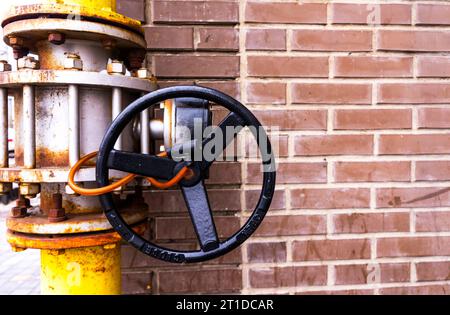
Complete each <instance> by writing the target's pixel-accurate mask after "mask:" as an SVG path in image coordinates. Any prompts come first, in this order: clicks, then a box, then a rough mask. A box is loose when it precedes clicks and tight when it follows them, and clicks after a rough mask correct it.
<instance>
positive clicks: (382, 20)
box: [331, 3, 411, 25]
mask: <svg viewBox="0 0 450 315" xmlns="http://www.w3.org/2000/svg"><path fill="white" fill-rule="evenodd" d="M332 10H333V13H332V17H331V19H332V23H334V24H372V25H373V24H411V5H404V4H381V5H378V4H369V3H365V4H351V3H335V4H333V5H332Z"/></svg>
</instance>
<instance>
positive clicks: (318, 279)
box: [249, 266, 327, 288]
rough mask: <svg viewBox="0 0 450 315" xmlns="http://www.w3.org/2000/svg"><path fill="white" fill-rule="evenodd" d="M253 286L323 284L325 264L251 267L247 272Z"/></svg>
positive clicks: (272, 286)
mask: <svg viewBox="0 0 450 315" xmlns="http://www.w3.org/2000/svg"><path fill="white" fill-rule="evenodd" d="M249 277H250V286H251V287H253V288H281V287H297V286H317V285H325V284H326V282H327V267H326V266H310V267H273V268H253V269H251V270H250V272H249Z"/></svg>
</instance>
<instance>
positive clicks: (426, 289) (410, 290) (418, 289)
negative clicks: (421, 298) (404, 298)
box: [380, 285, 450, 295]
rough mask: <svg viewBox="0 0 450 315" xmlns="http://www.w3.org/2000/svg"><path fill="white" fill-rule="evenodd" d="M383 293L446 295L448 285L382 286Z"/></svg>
mask: <svg viewBox="0 0 450 315" xmlns="http://www.w3.org/2000/svg"><path fill="white" fill-rule="evenodd" d="M380 294H383V295H448V294H450V285H424V286H414V287H395V288H382V289H380Z"/></svg>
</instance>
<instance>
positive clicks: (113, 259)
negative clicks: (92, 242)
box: [41, 243, 121, 295]
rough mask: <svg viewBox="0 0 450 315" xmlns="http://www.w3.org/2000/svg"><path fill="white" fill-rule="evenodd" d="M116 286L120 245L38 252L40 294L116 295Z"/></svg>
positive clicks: (117, 288)
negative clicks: (39, 258)
mask: <svg viewBox="0 0 450 315" xmlns="http://www.w3.org/2000/svg"><path fill="white" fill-rule="evenodd" d="M120 287H121V274H120V243H114V244H110V245H105V246H93V247H84V248H73V249H65V250H41V294H46V295H94V294H95V295H98V294H100V295H116V294H120V292H121V288H120Z"/></svg>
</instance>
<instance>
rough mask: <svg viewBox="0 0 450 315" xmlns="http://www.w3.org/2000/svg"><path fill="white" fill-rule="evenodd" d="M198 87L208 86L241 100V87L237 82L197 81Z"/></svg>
mask: <svg viewBox="0 0 450 315" xmlns="http://www.w3.org/2000/svg"><path fill="white" fill-rule="evenodd" d="M197 85H200V86H206V87H209V88H212V89H216V90H219V91H221V92H223V93H225V94H228V95H230V96H231V97H233V98H235V99H237V100H240V98H241V91H240V86H239V84H238V83H237V82H236V81H222V82H221V81H202V80H199V81H197Z"/></svg>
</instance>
